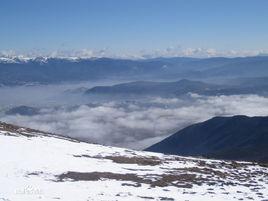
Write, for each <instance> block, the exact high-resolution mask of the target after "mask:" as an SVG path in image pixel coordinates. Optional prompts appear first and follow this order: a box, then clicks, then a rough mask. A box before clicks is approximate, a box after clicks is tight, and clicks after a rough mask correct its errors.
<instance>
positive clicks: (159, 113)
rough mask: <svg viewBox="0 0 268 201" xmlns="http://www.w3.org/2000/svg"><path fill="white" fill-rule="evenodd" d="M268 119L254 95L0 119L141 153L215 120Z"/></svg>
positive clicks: (264, 104)
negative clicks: (216, 118) (244, 116)
mask: <svg viewBox="0 0 268 201" xmlns="http://www.w3.org/2000/svg"><path fill="white" fill-rule="evenodd" d="M232 115H248V116H266V115H268V98H267V97H262V96H258V95H233V96H210V97H206V96H199V95H196V94H190V95H189V96H188V97H187V98H185V97H184V98H159V97H158V98H157V97H154V98H150V99H146V100H143V101H142V100H139V101H135V100H134V101H128V102H124V101H121V102H120V101H107V102H104V103H94V104H81V105H76V106H72V107H70V106H63V107H44V108H42V109H41V111H40V113H39V114H38V115H33V116H25V115H2V116H1V118H0V120H1V121H5V122H9V123H14V124H17V125H22V126H26V127H30V128H35V129H39V130H44V131H49V132H53V133H58V134H63V135H66V136H71V137H74V138H78V139H83V140H86V141H88V142H94V143H100V144H104V145H112V146H119V147H127V148H133V149H144V148H146V147H148V146H150V145H152V144H154V143H156V142H158V141H160V140H162V139H164V138H165V137H167V136H169V135H170V134H173V133H175V132H176V131H178V130H180V129H182V128H184V127H186V126H188V125H191V124H193V123H197V122H201V121H204V120H207V119H209V118H211V117H214V116H232Z"/></svg>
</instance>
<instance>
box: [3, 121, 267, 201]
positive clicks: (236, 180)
mask: <svg viewBox="0 0 268 201" xmlns="http://www.w3.org/2000/svg"><path fill="white" fill-rule="evenodd" d="M0 159H1V160H0V200H5V201H7V200H12V201H13V200H27V201H30V200H70V201H79V200H83V201H84V200H129V201H130V200H135V201H136V200H137V201H138V200H183V201H184V200H191V201H195V200H196V201H202V200H205V201H209V200H217V201H219V200H267V199H268V168H265V167H261V166H259V165H256V164H253V163H244V162H234V161H233V162H231V161H216V160H205V159H198V158H187V157H178V156H169V155H162V154H156V153H150V152H139V151H132V150H127V149H121V148H114V147H107V146H101V145H96V144H87V143H82V142H78V141H75V140H72V139H66V138H64V137H55V136H54V137H53V135H51V134H48V133H44V132H39V131H36V130H31V129H25V128H20V127H16V126H13V125H9V124H4V123H0Z"/></svg>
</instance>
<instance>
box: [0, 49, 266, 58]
mask: <svg viewBox="0 0 268 201" xmlns="http://www.w3.org/2000/svg"><path fill="white" fill-rule="evenodd" d="M256 55H268V51H267V50H240V51H238V50H227V51H224V50H216V49H214V48H200V47H198V48H182V47H180V46H174V47H168V48H166V49H157V50H141V51H136V52H124V53H118V52H117V53H116V52H115V51H112V50H110V49H109V48H103V49H99V50H96V49H86V48H85V49H80V50H78V49H70V50H56V51H51V52H50V51H46V50H33V51H31V52H27V53H25V52H18V51H15V50H2V51H0V58H9V59H12V58H19V59H30V58H35V57H59V58H101V57H109V58H126V59H146V58H155V57H197V58H206V57H245V56H256Z"/></svg>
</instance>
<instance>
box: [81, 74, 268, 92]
mask: <svg viewBox="0 0 268 201" xmlns="http://www.w3.org/2000/svg"><path fill="white" fill-rule="evenodd" d="M246 80H247V79H241V80H240V79H239V80H236V81H235V80H233V82H234V83H233V85H216V84H209V83H205V82H201V81H191V80H187V79H182V80H179V81H176V82H152V81H136V82H129V83H123V84H117V85H113V86H96V87H93V88H91V89H88V90H86V91H85V94H98V95H133V94H134V95H139V96H152V95H155V96H180V95H185V94H187V93H197V94H200V95H234V94H262V95H264V94H268V78H266V79H265V78H251V79H248V80H249V81H251V82H250V83H249V84H246V83H245V82H246ZM258 80H260V81H258Z"/></svg>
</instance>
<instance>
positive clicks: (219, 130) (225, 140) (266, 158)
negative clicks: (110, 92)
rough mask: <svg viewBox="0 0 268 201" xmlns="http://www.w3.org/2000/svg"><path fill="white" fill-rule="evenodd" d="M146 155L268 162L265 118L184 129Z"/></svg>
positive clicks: (223, 120)
mask: <svg viewBox="0 0 268 201" xmlns="http://www.w3.org/2000/svg"><path fill="white" fill-rule="evenodd" d="M146 151H152V152H160V153H165V154H175V155H184V156H203V157H208V158H216V159H230V160H246V161H258V162H268V117H247V116H233V117H214V118H212V119H209V120H207V121H205V122H201V123H197V124H194V125H191V126H188V127H186V128H184V129H182V130H180V131H178V132H177V133H175V134H173V135H171V136H169V137H168V138H166V139H164V140H163V141H161V142H159V143H157V144H154V145H152V146H151V147H149V148H147V149H146Z"/></svg>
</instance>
